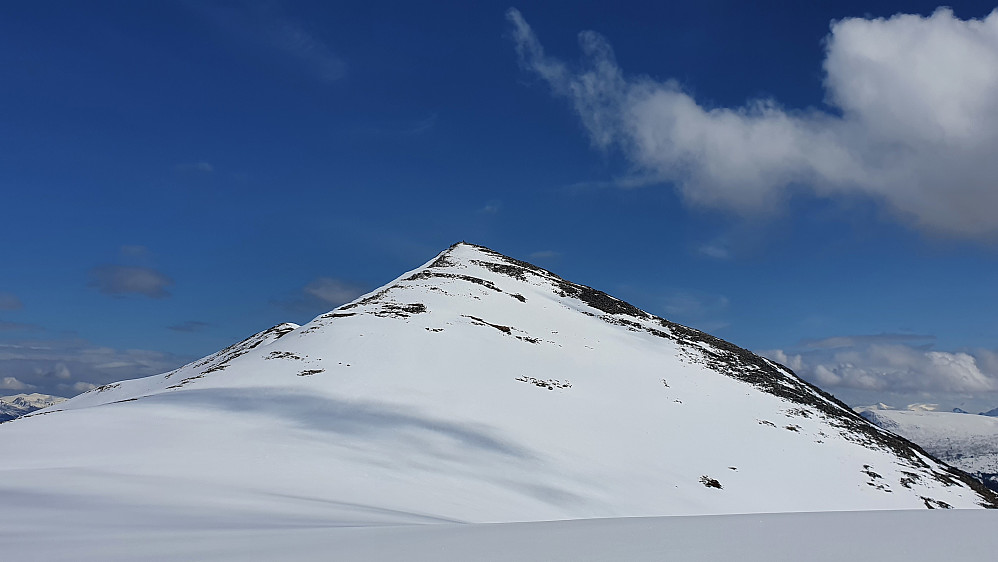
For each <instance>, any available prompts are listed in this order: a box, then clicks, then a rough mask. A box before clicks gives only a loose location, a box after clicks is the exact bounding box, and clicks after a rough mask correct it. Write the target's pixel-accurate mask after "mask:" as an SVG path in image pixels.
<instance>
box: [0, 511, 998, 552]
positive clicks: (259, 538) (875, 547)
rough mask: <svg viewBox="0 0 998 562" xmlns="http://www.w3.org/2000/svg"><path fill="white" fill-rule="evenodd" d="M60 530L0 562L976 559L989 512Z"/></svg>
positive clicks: (30, 540) (3, 532) (988, 542)
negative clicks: (141, 561)
mask: <svg viewBox="0 0 998 562" xmlns="http://www.w3.org/2000/svg"><path fill="white" fill-rule="evenodd" d="M257 524H258V526H251V527H239V528H216V527H212V526H210V525H209V526H207V527H199V526H198V525H197V524H196V523H195V522H191V524H189V525H187V526H185V527H180V528H173V527H171V528H145V529H134V528H129V527H128V526H124V527H122V528H117V529H103V530H101V532H93V531H92V530H90V529H85V528H84V529H79V528H77V529H63V528H58V527H55V526H53V527H52V528H51V529H50V531H49V532H47V533H46V534H45V535H44V536H39V535H35V534H23V533H20V532H18V530H16V529H12V528H10V527H7V526H6V525H0V544H2V545H3V552H4V556H5V557H9V559H11V560H46V561H74V562H85V561H91V560H92V561H107V562H112V561H117V560H121V561H125V560H128V561H131V560H159V561H167V560H232V561H254V560H322V561H326V560H364V561H365V562H377V561H397V560H406V561H410V562H422V561H425V562H449V561H455V562H456V561H460V562H464V561H468V560H475V561H510V562H513V561H516V562H528V561H545V562H547V561H551V560H571V561H573V562H583V561H616V560H627V561H629V562H646V561H647V562H661V561H662V560H682V561H684V562H685V561H699V560H704V561H708V560H709V561H715V560H739V561H742V562H755V561H759V562H762V561H766V562H770V561H775V560H808V561H811V562H822V561H829V562H832V561H835V562H838V561H841V560H987V559H988V558H990V557H991V556H993V555H994V552H996V551H998V533H995V532H994V530H995V528H998V512H995V511H983V510H980V511H978V510H974V511H971V510H945V511H940V510H937V511H928V510H922V511H876V512H832V513H779V514H758V515H721V516H699V517H651V518H617V519H583V520H575V521H552V522H532V523H504V524H476V525H459V524H437V525H410V526H392V527H349V526H341V527H336V526H332V525H330V526H326V527H280V526H276V525H272V524H268V523H267V522H266V521H265V520H263V519H261V520H258V521H257Z"/></svg>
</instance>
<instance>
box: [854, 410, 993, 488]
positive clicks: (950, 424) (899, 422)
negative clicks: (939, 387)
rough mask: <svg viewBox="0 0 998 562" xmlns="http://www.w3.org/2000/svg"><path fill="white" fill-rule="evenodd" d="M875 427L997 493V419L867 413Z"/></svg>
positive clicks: (865, 415)
mask: <svg viewBox="0 0 998 562" xmlns="http://www.w3.org/2000/svg"><path fill="white" fill-rule="evenodd" d="M861 415H862V416H863V417H864V418H866V419H868V420H870V421H871V422H873V423H874V424H876V425H878V426H880V427H882V428H884V429H887V430H890V431H892V432H894V433H897V434H898V435H901V436H903V437H904V438H905V439H909V440H911V441H912V442H914V443H918V444H919V445H920V446H921V447H922V448H924V449H925V450H926V451H928V452H929V453H931V454H932V455H934V456H935V457H936V458H938V459H941V460H943V461H945V462H947V463H949V464H951V465H953V466H955V467H957V468H959V469H960V470H963V471H965V472H968V473H970V474H972V475H974V476H976V477H977V478H980V479H981V480H982V481H983V482H984V483H985V484H987V485H988V487H990V488H991V489H993V490H995V489H998V419H995V418H994V417H990V416H983V415H981V416H975V415H972V414H966V413H964V414H958V413H951V412H926V411H921V412H913V411H905V410H885V411H871V410H866V411H863V412H862V413H861Z"/></svg>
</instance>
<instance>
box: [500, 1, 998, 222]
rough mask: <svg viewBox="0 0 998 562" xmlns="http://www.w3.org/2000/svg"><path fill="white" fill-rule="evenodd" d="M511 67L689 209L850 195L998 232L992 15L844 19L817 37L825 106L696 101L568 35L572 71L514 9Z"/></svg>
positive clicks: (997, 87)
mask: <svg viewBox="0 0 998 562" xmlns="http://www.w3.org/2000/svg"><path fill="white" fill-rule="evenodd" d="M507 18H508V20H509V21H510V23H511V24H512V35H513V40H514V42H515V46H516V50H517V53H518V54H519V59H520V62H521V64H522V66H523V67H524V68H526V69H528V70H529V71H531V72H533V73H535V74H536V75H538V76H539V77H541V78H542V79H543V80H544V81H545V82H547V84H548V85H549V86H550V87H551V90H552V92H553V93H554V94H555V95H556V96H560V97H564V98H567V99H568V100H569V101H570V102H571V104H572V106H573V108H574V109H575V111H576V113H577V114H578V116H579V117H580V119H581V120H582V123H583V125H584V126H585V128H586V130H587V131H588V133H589V136H590V139H591V141H592V143H593V145H594V146H596V147H599V148H603V149H607V148H611V147H615V148H617V149H619V150H621V151H622V152H623V154H624V155H625V156H626V157H627V159H628V160H629V161H630V162H631V164H632V165H633V166H634V169H635V174H636V175H639V176H648V175H651V176H654V177H656V178H658V180H659V181H661V182H669V183H673V184H674V185H675V186H676V188H677V189H678V190H679V192H680V194H681V195H682V197H683V198H684V200H685V201H687V202H688V203H689V204H692V205H697V206H703V207H711V208H720V209H726V210H729V211H734V212H736V213H741V214H745V215H756V216H760V215H765V214H767V213H771V212H773V211H774V210H775V209H778V208H779V207H780V204H781V202H782V201H783V199H784V198H785V197H786V192H787V190H788V188H792V187H793V188H806V189H809V190H810V191H811V192H812V193H813V194H815V195H816V196H819V197H841V196H855V195H861V196H864V197H869V198H872V199H873V200H875V201H878V202H879V203H880V204H882V205H884V207H885V208H886V209H889V210H890V211H891V212H892V213H893V215H894V216H895V217H897V218H898V219H899V220H901V221H903V222H905V223H908V224H911V225H913V226H915V227H917V228H921V229H923V230H925V231H929V232H935V233H944V234H947V235H954V236H961V237H967V238H979V239H992V238H993V237H994V236H995V235H996V234H998V213H995V212H993V211H994V209H995V208H998V158H994V157H993V155H994V154H996V153H998V10H995V11H993V12H992V13H991V14H989V15H988V16H986V17H984V18H982V19H968V20H961V19H959V18H957V17H956V16H954V14H953V12H952V11H951V10H950V9H948V8H940V9H939V10H937V11H936V12H935V13H933V14H932V15H931V16H928V17H922V16H918V15H905V14H899V15H896V16H893V17H891V18H887V19H884V18H879V19H861V18H847V19H843V20H840V21H835V22H832V24H831V31H830V33H829V35H828V36H827V38H826V41H825V49H826V53H825V61H824V73H825V79H824V86H825V89H826V100H825V101H826V102H827V104H828V105H829V106H830V107H829V110H828V111H820V110H816V109H808V110H791V109H787V108H784V107H782V106H781V105H780V104H779V103H778V102H777V101H775V100H772V99H759V100H751V101H748V102H747V103H746V104H745V105H743V106H741V107H733V108H728V107H707V106H705V105H703V104H700V103H698V102H697V100H696V99H694V97H693V96H692V95H691V94H690V93H689V92H688V91H687V90H685V89H684V88H683V87H682V85H680V84H679V83H678V82H676V81H674V80H666V81H659V80H654V79H651V78H648V77H642V76H627V75H625V74H624V73H623V71H622V70H621V69H620V67H619V66H618V65H617V63H616V60H615V58H614V54H613V50H612V49H611V47H610V45H609V43H608V42H607V41H606V39H604V38H603V37H601V36H600V35H598V34H597V33H594V32H591V31H583V32H582V33H580V34H579V44H580V47H581V50H582V53H583V60H582V63H581V65H578V66H570V65H568V64H566V63H564V62H562V61H561V60H559V59H556V58H553V57H551V56H548V55H547V54H545V52H544V50H543V48H542V46H541V44H540V42H539V41H538V39H537V37H536V35H535V34H534V32H533V30H532V29H531V28H530V26H529V25H528V24H527V22H526V21H525V20H524V18H523V16H522V15H521V14H520V12H518V11H517V10H515V9H510V10H509V11H508V13H507Z"/></svg>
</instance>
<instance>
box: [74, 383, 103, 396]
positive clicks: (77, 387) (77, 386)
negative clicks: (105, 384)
mask: <svg viewBox="0 0 998 562" xmlns="http://www.w3.org/2000/svg"><path fill="white" fill-rule="evenodd" d="M95 388H97V385H96V384H92V383H89V382H82V381H81V382H77V383H73V392H75V393H77V394H79V393H82V392H86V391H88V390H93V389H95Z"/></svg>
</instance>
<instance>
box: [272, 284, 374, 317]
mask: <svg viewBox="0 0 998 562" xmlns="http://www.w3.org/2000/svg"><path fill="white" fill-rule="evenodd" d="M366 292H367V289H366V288H365V287H364V286H362V285H360V284H357V283H353V282H350V281H344V280H342V279H337V278H334V277H318V278H316V279H314V280H312V281H311V282H309V283H308V284H307V285H305V286H304V287H302V289H301V291H300V292H299V293H298V294H297V295H294V296H292V297H291V298H286V299H282V300H276V301H274V303H275V304H277V305H279V306H281V307H283V308H285V309H287V310H290V311H292V312H304V313H309V314H315V313H320V312H326V311H328V310H330V309H331V308H335V307H337V306H339V305H341V304H345V303H348V302H350V301H352V300H354V299H355V298H357V297H359V296H361V295H363V294H364V293H366Z"/></svg>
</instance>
